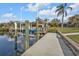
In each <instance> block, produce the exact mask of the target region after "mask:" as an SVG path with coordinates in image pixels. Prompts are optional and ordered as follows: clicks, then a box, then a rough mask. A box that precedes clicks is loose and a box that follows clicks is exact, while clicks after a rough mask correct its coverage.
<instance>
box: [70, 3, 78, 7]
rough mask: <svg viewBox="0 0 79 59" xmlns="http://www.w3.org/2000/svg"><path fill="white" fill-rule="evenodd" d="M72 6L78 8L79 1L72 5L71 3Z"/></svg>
mask: <svg viewBox="0 0 79 59" xmlns="http://www.w3.org/2000/svg"><path fill="white" fill-rule="evenodd" d="M70 7H72V8H77V7H79V3H75V4H72V5H70Z"/></svg>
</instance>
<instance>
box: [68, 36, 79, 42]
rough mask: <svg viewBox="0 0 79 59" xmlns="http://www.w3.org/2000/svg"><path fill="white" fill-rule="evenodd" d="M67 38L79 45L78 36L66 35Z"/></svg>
mask: <svg viewBox="0 0 79 59" xmlns="http://www.w3.org/2000/svg"><path fill="white" fill-rule="evenodd" d="M67 37H69V38H71V39H72V40H73V41H75V42H77V43H79V35H68V36H67Z"/></svg>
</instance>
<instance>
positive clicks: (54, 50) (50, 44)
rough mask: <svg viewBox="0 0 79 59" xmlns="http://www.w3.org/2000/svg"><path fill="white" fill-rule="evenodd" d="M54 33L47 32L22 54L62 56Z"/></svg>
mask: <svg viewBox="0 0 79 59" xmlns="http://www.w3.org/2000/svg"><path fill="white" fill-rule="evenodd" d="M63 55H64V54H63V52H62V48H61V46H60V43H59V41H58V38H57V37H56V33H47V34H46V35H45V36H44V37H43V38H41V39H40V40H39V41H38V42H37V43H35V44H34V45H33V46H32V47H31V48H29V49H28V50H27V51H25V52H24V54H22V56H63Z"/></svg>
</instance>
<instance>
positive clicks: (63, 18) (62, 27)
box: [61, 14, 64, 28]
mask: <svg viewBox="0 0 79 59" xmlns="http://www.w3.org/2000/svg"><path fill="white" fill-rule="evenodd" d="M63 20H64V14H63V15H62V24H61V27H62V28H63Z"/></svg>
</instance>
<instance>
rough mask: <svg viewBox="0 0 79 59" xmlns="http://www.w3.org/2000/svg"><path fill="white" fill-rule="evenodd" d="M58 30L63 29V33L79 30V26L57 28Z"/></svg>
mask: <svg viewBox="0 0 79 59" xmlns="http://www.w3.org/2000/svg"><path fill="white" fill-rule="evenodd" d="M57 30H59V31H61V32H62V33H74V32H79V28H57Z"/></svg>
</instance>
